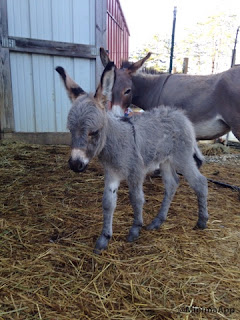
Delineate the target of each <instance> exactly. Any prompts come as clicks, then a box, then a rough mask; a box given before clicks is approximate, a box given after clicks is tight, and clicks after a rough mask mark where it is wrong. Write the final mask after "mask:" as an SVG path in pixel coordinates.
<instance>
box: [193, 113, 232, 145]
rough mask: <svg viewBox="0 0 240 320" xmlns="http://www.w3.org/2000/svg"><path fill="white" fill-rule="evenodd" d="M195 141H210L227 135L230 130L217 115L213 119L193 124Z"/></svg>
mask: <svg viewBox="0 0 240 320" xmlns="http://www.w3.org/2000/svg"><path fill="white" fill-rule="evenodd" d="M194 129H195V133H196V138H197V140H201V139H202V140H211V139H215V138H217V137H220V136H222V135H224V134H225V133H227V132H228V131H229V130H230V128H229V126H228V125H227V124H226V123H224V120H223V118H222V117H221V116H220V115H217V116H216V117H215V118H212V119H208V120H205V121H201V122H199V123H194Z"/></svg>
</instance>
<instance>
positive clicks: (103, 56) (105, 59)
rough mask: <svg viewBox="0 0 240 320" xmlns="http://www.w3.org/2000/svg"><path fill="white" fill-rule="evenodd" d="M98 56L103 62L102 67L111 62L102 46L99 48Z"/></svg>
mask: <svg viewBox="0 0 240 320" xmlns="http://www.w3.org/2000/svg"><path fill="white" fill-rule="evenodd" d="M100 58H101V61H102V64H103V66H104V68H105V67H106V66H107V64H108V63H109V62H111V60H110V59H109V56H108V54H107V52H106V51H105V50H104V48H102V47H101V48H100Z"/></svg>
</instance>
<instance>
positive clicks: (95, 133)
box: [88, 130, 99, 137]
mask: <svg viewBox="0 0 240 320" xmlns="http://www.w3.org/2000/svg"><path fill="white" fill-rule="evenodd" d="M98 133H99V130H97V131H92V132H89V134H88V135H89V136H90V137H96V136H97V135H98Z"/></svg>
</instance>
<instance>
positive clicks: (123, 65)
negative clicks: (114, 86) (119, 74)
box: [120, 60, 133, 69]
mask: <svg viewBox="0 0 240 320" xmlns="http://www.w3.org/2000/svg"><path fill="white" fill-rule="evenodd" d="M132 65H133V62H130V61H128V60H124V61H122V64H121V67H120V69H128V68H129V67H131V66H132Z"/></svg>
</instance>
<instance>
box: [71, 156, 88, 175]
mask: <svg viewBox="0 0 240 320" xmlns="http://www.w3.org/2000/svg"><path fill="white" fill-rule="evenodd" d="M68 164H69V168H70V169H71V170H73V171H74V172H83V171H85V170H86V169H87V164H85V163H84V162H82V161H80V160H73V159H72V158H70V159H69V160H68Z"/></svg>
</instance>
